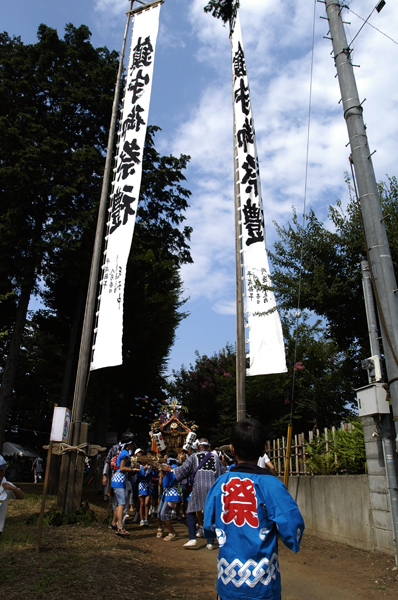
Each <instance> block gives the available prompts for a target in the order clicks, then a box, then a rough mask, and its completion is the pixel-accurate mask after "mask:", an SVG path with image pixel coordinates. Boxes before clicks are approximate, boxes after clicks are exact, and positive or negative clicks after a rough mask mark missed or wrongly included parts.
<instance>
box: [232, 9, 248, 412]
mask: <svg viewBox="0 0 398 600" xmlns="http://www.w3.org/2000/svg"><path fill="white" fill-rule="evenodd" d="M232 32H233V23H232V22H231V21H230V40H231V56H232V61H231V62H232V106H233V119H234V129H233V131H234V207H235V269H236V420H237V421H240V420H241V419H245V418H246V339H245V315H244V304H243V268H244V267H243V264H242V256H243V252H242V231H241V227H242V225H241V222H242V216H241V206H240V193H239V166H238V164H239V163H238V147H237V139H236V120H235V99H234V69H233V47H232Z"/></svg>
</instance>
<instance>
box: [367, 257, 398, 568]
mask: <svg viewBox="0 0 398 600" xmlns="http://www.w3.org/2000/svg"><path fill="white" fill-rule="evenodd" d="M361 270H362V288H363V296H364V300H365V309H366V319H367V322H368V332H369V342H370V353H371V355H372V356H380V354H381V352H380V343H379V332H378V327H377V320H376V310H375V305H374V300H373V292H372V281H371V279H370V275H369V265H368V261H367V260H363V261H361ZM375 418H377V416H375ZM380 423H381V443H382V446H383V455H384V465H385V469H386V477H387V487H388V491H389V494H390V502H391V516H392V523H393V530H394V539H395V562H396V563H397V564H398V486H397V474H396V472H395V464H394V445H393V440H392V438H391V426H390V415H380Z"/></svg>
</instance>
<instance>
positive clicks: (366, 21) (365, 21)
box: [346, 6, 398, 46]
mask: <svg viewBox="0 0 398 600" xmlns="http://www.w3.org/2000/svg"><path fill="white" fill-rule="evenodd" d="M346 8H347V9H348V10H349V11H350V12H352V14H353V15H355V16H356V17H358V19H361V20H362V21H364V24H363V25H362V27H361V29H363V27H364V26H365V25H366V24H367V25H370V27H372V28H373V29H375V30H376V31H378V32H379V33H381V35H384V37H386V38H388V39H389V40H391V41H392V42H393V43H394V44H396V45H397V46H398V42H396V41H395V40H394V39H393V38H392V37H390V36H389V35H387V34H386V33H384V31H381V29H378V28H377V27H375V26H374V25H372V23H369V21H368V19H370V17H371V15H372V14H373V12H374V10H375V9H373V10H372V12H371V13H370V15H369V17H368V18H367V19H364V18H363V17H361V16H360V15H357V13H356V12H354V11H353V10H352V8H350V7H349V6H347V7H346ZM361 29H360V30H359V31H358V33H357V35H356V36H355V37H354V38H353V39H352V40H351V42H350V46H351V44H352V42H353V41H354V40H355V38H356V37H357V36H358V34H359V32H360V31H361Z"/></svg>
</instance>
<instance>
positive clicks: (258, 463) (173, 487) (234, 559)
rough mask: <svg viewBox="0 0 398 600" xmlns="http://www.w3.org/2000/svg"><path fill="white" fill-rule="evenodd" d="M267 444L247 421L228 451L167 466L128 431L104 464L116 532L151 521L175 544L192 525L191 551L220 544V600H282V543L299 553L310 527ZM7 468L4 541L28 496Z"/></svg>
mask: <svg viewBox="0 0 398 600" xmlns="http://www.w3.org/2000/svg"><path fill="white" fill-rule="evenodd" d="M265 445H266V432H265V429H264V427H263V426H262V425H261V423H259V422H258V421H256V420H254V419H250V418H247V419H242V420H241V421H238V422H237V423H235V425H234V427H233V428H232V431H231V444H230V447H229V450H226V451H224V452H219V451H217V450H213V449H212V448H211V447H210V444H209V441H208V440H207V439H205V438H201V439H199V441H198V443H197V448H195V449H194V450H193V451H192V452H191V453H190V454H189V455H184V456H182V455H178V454H177V452H175V451H173V450H171V451H169V452H168V454H167V457H166V459H165V460H164V461H163V462H160V461H156V460H155V456H154V455H153V454H154V453H150V452H149V453H146V452H144V451H143V449H141V448H135V444H134V435H133V434H132V433H131V432H130V431H127V432H126V433H125V434H123V436H122V438H121V440H120V442H119V443H118V444H116V445H115V446H113V447H112V448H111V449H110V450H109V452H108V454H107V457H106V459H105V461H104V466H103V474H102V485H103V486H104V494H105V496H104V498H106V499H109V498H110V500H111V503H112V522H111V524H110V526H109V527H110V529H112V530H114V531H115V533H116V535H119V536H121V537H128V536H130V532H129V531H127V530H126V528H125V523H126V519H127V518H132V519H133V522H135V523H137V524H138V526H139V527H147V526H148V525H149V517H150V516H152V517H153V519H156V520H155V521H154V523H156V525H157V531H156V537H157V538H159V539H162V540H164V541H166V542H170V541H173V540H175V539H176V538H177V535H176V532H175V530H174V527H173V519H179V520H181V521H182V520H186V522H187V526H188V539H187V540H186V541H185V540H184V548H186V549H193V548H195V547H196V546H197V544H198V538H201V537H204V538H205V539H206V548H207V549H208V550H213V549H214V547H215V545H216V544H218V549H219V554H218V562H217V594H218V599H219V600H248V599H249V598H250V599H251V598H256V599H258V600H267V599H270V600H280V598H281V582H280V572H279V561H278V543H277V539H278V537H279V538H280V539H281V540H282V542H283V543H284V544H285V545H286V546H287V547H288V548H290V549H291V550H293V551H294V552H298V550H299V549H300V542H301V538H302V535H303V532H304V522H303V519H302V516H301V514H300V511H299V509H298V506H297V504H296V502H295V501H294V500H293V498H292V497H291V495H290V494H289V492H288V491H287V489H286V487H285V486H284V484H283V483H282V482H281V481H280V480H279V478H278V477H277V476H276V475H277V474H276V471H275V469H274V467H273V465H272V462H271V461H270V460H269V458H268V456H267V455H266V454H265V453H264V452H265ZM151 454H152V456H151ZM133 457H134V458H133ZM151 458H152V460H150V459H151ZM5 468H6V463H5V460H4V458H3V457H2V456H0V535H1V532H2V530H3V525H4V520H5V515H6V511H7V504H8V500H9V499H10V498H17V499H18V498H23V492H22V491H21V490H20V489H19V488H17V487H15V486H13V485H12V484H10V483H9V482H7V480H6V478H5Z"/></svg>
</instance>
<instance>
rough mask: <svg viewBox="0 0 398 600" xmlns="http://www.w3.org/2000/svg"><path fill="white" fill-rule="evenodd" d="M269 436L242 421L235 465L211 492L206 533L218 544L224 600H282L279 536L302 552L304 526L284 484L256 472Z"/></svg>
mask: <svg viewBox="0 0 398 600" xmlns="http://www.w3.org/2000/svg"><path fill="white" fill-rule="evenodd" d="M265 443H266V432H265V429H264V427H263V426H262V425H261V423H259V422H258V421H256V420H255V419H242V420H241V421H239V422H238V423H236V424H235V425H234V427H233V428H232V432H231V451H232V453H233V455H234V456H235V460H236V465H235V466H234V467H232V468H231V470H230V471H228V472H227V473H224V475H221V476H220V477H219V478H218V479H217V481H216V482H215V483H214V485H213V487H212V488H211V489H210V491H209V493H208V495H207V499H206V504H205V514H204V526H203V528H204V533H205V535H206V537H209V536H210V535H211V533H212V532H214V531H215V533H216V535H217V539H218V544H219V547H220V549H219V554H218V562H217V593H218V596H219V598H221V600H249V599H250V600H252V599H253V598H255V599H258V600H280V598H281V578H280V572H279V561H278V542H277V534H279V537H280V538H281V540H282V541H283V543H284V544H285V545H286V546H287V547H288V548H290V549H291V550H293V551H294V552H298V551H299V549H300V541H301V538H302V535H303V531H304V521H303V518H302V516H301V514H300V511H299V509H298V506H297V504H296V502H295V501H294V500H293V498H292V497H291V495H290V494H289V492H288V491H287V489H286V487H285V486H284V484H283V483H282V482H281V481H279V479H277V478H276V477H273V476H272V475H271V474H270V473H269V472H268V471H267V470H266V469H262V468H261V467H258V466H257V461H258V459H259V456H262V455H263V454H264V451H265Z"/></svg>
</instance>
